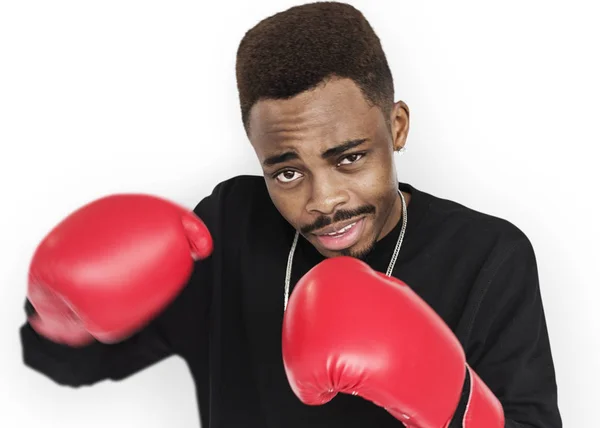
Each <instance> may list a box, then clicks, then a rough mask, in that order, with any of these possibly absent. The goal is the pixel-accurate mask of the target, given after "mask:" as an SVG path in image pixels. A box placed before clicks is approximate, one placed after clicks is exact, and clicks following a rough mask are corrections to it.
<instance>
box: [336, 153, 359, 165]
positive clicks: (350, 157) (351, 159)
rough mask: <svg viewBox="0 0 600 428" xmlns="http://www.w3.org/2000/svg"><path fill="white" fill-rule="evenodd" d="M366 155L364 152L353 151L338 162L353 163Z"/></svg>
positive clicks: (343, 163)
mask: <svg viewBox="0 0 600 428" xmlns="http://www.w3.org/2000/svg"><path fill="white" fill-rule="evenodd" d="M364 155H365V154H364V153H352V154H350V155H347V156H344V157H343V158H342V160H341V161H340V163H338V165H351V164H353V163H354V162H358V161H359V160H361V159H362V157H363V156H364ZM346 161H347V162H346Z"/></svg>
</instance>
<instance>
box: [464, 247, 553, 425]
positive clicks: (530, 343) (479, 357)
mask: <svg viewBox="0 0 600 428" xmlns="http://www.w3.org/2000/svg"><path fill="white" fill-rule="evenodd" d="M466 352H467V358H468V360H469V362H470V363H471V364H472V367H473V368H474V369H475V370H476V371H477V373H478V374H479V376H480V377H481V379H482V380H483V381H484V382H485V383H486V384H487V385H488V387H489V388H490V389H491V390H492V391H493V392H494V394H495V395H496V396H497V397H498V399H499V400H500V402H501V403H502V406H503V408H504V412H505V416H506V427H507V428H522V427H527V428H532V427H535V428H560V427H562V421H561V417H560V413H559V409H558V404H557V386H556V378H555V372H554V364H553V361H552V354H551V349H550V342H549V338H548V331H547V326H546V320H545V315H544V309H543V305H542V299H541V295H540V287H539V280H538V272H537V263H536V259H535V254H534V250H533V248H532V246H531V244H530V242H529V241H528V240H527V239H523V240H522V241H521V242H519V243H518V244H517V245H516V246H515V247H514V248H513V250H512V251H510V252H509V254H508V255H507V257H506V259H505V260H504V261H503V263H502V264H501V265H500V267H499V268H498V270H497V272H496V273H495V274H494V276H493V278H492V280H491V282H490V286H489V288H488V291H487V294H486V296H485V298H484V299H483V301H482V304H481V307H480V309H479V311H478V315H477V316H476V318H475V320H474V322H473V332H472V339H471V341H470V344H469V346H468V349H467V350H466Z"/></svg>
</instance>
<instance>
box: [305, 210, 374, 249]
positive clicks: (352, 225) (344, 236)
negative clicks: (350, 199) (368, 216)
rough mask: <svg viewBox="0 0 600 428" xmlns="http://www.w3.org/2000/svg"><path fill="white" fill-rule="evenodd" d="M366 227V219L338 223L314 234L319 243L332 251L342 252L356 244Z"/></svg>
mask: <svg viewBox="0 0 600 428" xmlns="http://www.w3.org/2000/svg"><path fill="white" fill-rule="evenodd" d="M364 226H365V217H362V218H360V219H358V220H356V219H354V220H349V221H345V222H340V223H336V224H334V225H331V226H327V227H325V228H323V229H319V230H318V231H316V232H313V234H314V235H315V236H316V238H317V240H318V241H319V243H320V244H321V245H322V246H323V247H324V248H326V249H327V250H330V251H340V250H343V249H346V248H349V247H351V246H352V245H354V244H356V243H357V242H358V240H359V239H360V237H361V236H362V232H363V230H364Z"/></svg>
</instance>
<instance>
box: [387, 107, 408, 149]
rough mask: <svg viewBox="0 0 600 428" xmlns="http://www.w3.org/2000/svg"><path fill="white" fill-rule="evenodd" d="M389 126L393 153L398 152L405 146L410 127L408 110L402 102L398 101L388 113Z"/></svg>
mask: <svg viewBox="0 0 600 428" xmlns="http://www.w3.org/2000/svg"><path fill="white" fill-rule="evenodd" d="M390 126H391V131H392V145H393V147H394V151H395V152H397V151H400V150H401V149H402V148H404V146H405V145H406V139H407V137H408V130H409V127H410V110H409V109H408V106H407V105H406V103H405V102H404V101H398V102H396V103H395V104H394V106H393V107H392V110H391V112H390Z"/></svg>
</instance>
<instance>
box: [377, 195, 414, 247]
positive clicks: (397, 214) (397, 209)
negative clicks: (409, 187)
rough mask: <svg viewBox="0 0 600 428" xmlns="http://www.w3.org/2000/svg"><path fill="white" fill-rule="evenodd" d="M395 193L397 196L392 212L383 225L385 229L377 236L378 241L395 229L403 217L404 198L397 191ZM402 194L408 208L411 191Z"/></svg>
mask: <svg viewBox="0 0 600 428" xmlns="http://www.w3.org/2000/svg"><path fill="white" fill-rule="evenodd" d="M395 193H396V197H395V198H394V203H393V205H392V208H391V209H390V213H389V214H388V216H387V219H386V221H385V224H384V225H383V229H382V230H381V233H380V234H379V237H378V238H377V240H378V241H380V240H381V239H383V238H385V237H386V236H387V235H388V234H389V233H390V232H391V231H392V230H393V229H394V227H396V225H397V224H398V222H399V221H400V219H401V218H402V199H401V198H400V195H399V194H398V192H397V191H396V192H395ZM402 194H403V195H404V200H405V202H406V208H407V209H408V204H409V203H410V193H406V192H402Z"/></svg>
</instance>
